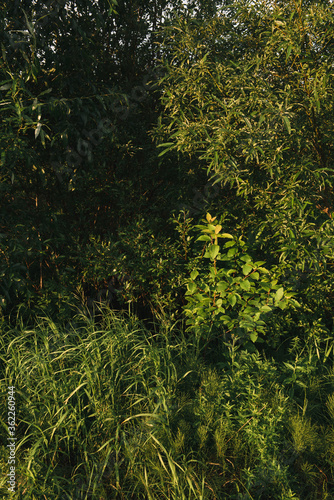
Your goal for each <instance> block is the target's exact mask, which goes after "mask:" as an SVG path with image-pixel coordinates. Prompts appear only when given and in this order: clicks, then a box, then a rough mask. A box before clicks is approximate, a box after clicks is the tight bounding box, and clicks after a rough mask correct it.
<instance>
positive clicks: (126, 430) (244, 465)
mask: <svg viewBox="0 0 334 500" xmlns="http://www.w3.org/2000/svg"><path fill="white" fill-rule="evenodd" d="M181 327H182V325H181V324H174V325H172V326H171V325H167V324H165V326H163V325H162V323H161V325H160V326H159V325H156V326H155V328H153V327H152V329H151V330H149V329H148V328H147V327H144V326H143V324H142V323H140V322H139V321H138V319H137V318H136V317H134V316H131V315H123V316H121V315H119V314H118V315H116V314H115V313H114V312H112V311H111V310H108V309H103V310H102V311H101V318H100V321H99V323H94V321H93V320H92V319H91V318H89V317H86V316H84V315H78V316H76V317H75V318H74V319H73V321H72V323H69V324H67V325H66V326H63V325H61V324H57V323H55V322H53V321H52V320H51V319H48V318H37V319H36V324H35V326H34V328H31V329H27V328H25V327H24V326H22V325H21V326H17V327H16V328H13V327H10V328H9V327H8V328H7V329H6V328H5V327H4V326H3V333H2V336H1V353H3V354H2V355H1V385H2V387H3V388H6V387H7V386H15V397H16V419H17V423H18V426H17V433H16V435H17V437H18V440H17V447H16V480H17V492H16V493H15V494H14V495H12V497H13V498H15V499H22V500H23V499H26V500H28V499H29V500H37V499H38V500H40V499H42V498H47V499H48V500H49V499H50V500H52V499H57V500H67V499H68V500H70V499H75V500H79V499H81V500H84V499H87V500H88V499H89V500H93V499H94V500H102V499H107V498H110V499H116V500H118V499H126V500H127V499H136V500H139V499H145V500H146V499H148V500H158V499H159V500H160V499H175V500H182V499H187V500H190V499H203V500H204V499H208V500H209V499H210V500H214V499H225V498H231V499H240V500H241V499H243V500H246V499H257V500H258V499H275V500H276V499H277V500H278V499H281V500H288V499H300V500H307V499H316V498H317V499H318V498H324V499H326V498H327V499H329V498H333V496H332V495H333V492H334V484H333V463H334V370H333V368H332V364H331V361H330V356H329V357H327V358H326V362H324V360H323V357H322V352H319V349H318V347H317V348H316V347H314V348H308V349H306V348H305V341H303V340H302V339H294V340H290V341H289V346H286V355H285V361H284V363H283V362H279V361H277V360H275V359H274V358H272V359H266V357H265V355H264V354H261V353H259V352H258V351H257V350H255V352H253V353H251V352H247V351H246V350H243V349H242V347H241V346H240V347H238V346H237V345H234V346H233V345H231V344H226V343H225V344H224V343H221V344H218V343H217V344H216V345H215V346H214V347H212V348H210V346H209V347H208V348H207V349H206V350H205V351H199V350H198V349H197V348H196V343H193V342H192V340H191V338H189V337H187V336H186V335H187V334H184V333H183V331H184V328H181ZM303 342H304V343H303ZM218 359H219V360H220V361H219V362H217V361H216V360H218ZM6 404H7V403H6V399H5V398H2V399H1V412H0V415H1V419H2V421H1V422H2V423H1V425H2V435H3V436H5V435H6V422H5V421H4V415H6V414H7V409H6ZM6 444H7V443H6V440H5V439H4V440H3V441H2V444H1V448H0V460H1V468H2V469H3V470H4V471H6V469H7V467H8V465H7V460H8V451H7V448H6ZM0 486H1V491H0V493H1V497H2V498H6V495H7V486H6V476H5V475H4V474H3V475H2V479H1V483H0Z"/></svg>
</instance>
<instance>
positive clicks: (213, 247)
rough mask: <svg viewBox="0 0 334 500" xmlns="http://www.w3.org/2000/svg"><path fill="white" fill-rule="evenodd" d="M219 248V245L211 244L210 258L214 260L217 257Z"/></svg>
mask: <svg viewBox="0 0 334 500" xmlns="http://www.w3.org/2000/svg"><path fill="white" fill-rule="evenodd" d="M219 250H220V247H219V245H211V246H210V248H209V254H210V258H211V259H212V260H214V259H215V258H216V257H217V255H218V254H219Z"/></svg>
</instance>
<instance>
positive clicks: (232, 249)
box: [227, 247, 238, 258]
mask: <svg viewBox="0 0 334 500" xmlns="http://www.w3.org/2000/svg"><path fill="white" fill-rule="evenodd" d="M237 251H238V249H237V248H236V247H234V248H230V249H229V251H228V252H227V257H229V258H231V257H233V256H234V255H235V254H236V253H237Z"/></svg>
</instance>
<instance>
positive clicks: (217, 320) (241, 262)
mask: <svg viewBox="0 0 334 500" xmlns="http://www.w3.org/2000/svg"><path fill="white" fill-rule="evenodd" d="M215 220H216V217H214V218H213V217H211V215H210V214H209V213H208V214H207V216H206V221H207V224H206V225H198V226H196V227H197V228H198V229H200V230H201V232H202V233H203V234H202V235H201V236H200V237H199V238H198V240H199V241H205V242H206V244H205V247H204V250H203V252H202V255H203V257H204V258H206V259H210V261H211V265H210V267H208V268H206V269H205V270H204V271H203V270H202V271H201V272H199V271H198V270H197V269H194V270H193V271H192V273H191V275H190V279H189V280H188V284H187V287H188V291H187V293H186V298H187V302H188V303H187V305H186V306H185V313H186V315H187V316H188V320H187V324H188V325H189V326H190V329H191V330H194V332H195V333H196V335H197V336H198V337H201V338H204V339H205V340H208V339H209V338H210V337H212V336H216V335H221V336H222V337H223V338H224V339H226V338H227V334H229V335H230V338H232V339H234V341H235V340H236V339H240V340H241V341H242V342H243V343H247V342H248V340H251V341H252V342H256V341H257V340H260V341H263V339H261V338H260V339H259V334H262V335H264V334H265V321H264V319H265V317H266V315H267V314H268V313H270V312H272V311H273V310H274V309H276V308H280V309H284V308H285V307H286V306H287V305H288V301H289V300H290V302H291V301H292V303H294V304H295V305H296V304H298V303H297V302H296V301H295V300H294V299H292V297H293V295H294V294H293V293H286V292H284V289H283V287H282V286H281V285H280V284H278V281H277V279H274V277H272V276H271V273H270V271H268V269H266V268H265V267H263V265H264V264H265V262H264V261H256V262H253V259H252V257H251V256H250V255H249V254H248V253H246V251H247V246H246V243H245V242H244V241H243V240H242V239H241V237H239V238H235V237H233V236H232V235H231V234H229V233H221V230H222V226H221V225H220V224H218V223H217V222H216V221H215ZM219 238H221V239H223V240H225V243H224V244H223V245H218V239H219ZM226 240H229V241H226Z"/></svg>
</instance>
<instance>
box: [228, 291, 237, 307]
mask: <svg viewBox="0 0 334 500" xmlns="http://www.w3.org/2000/svg"><path fill="white" fill-rule="evenodd" d="M228 301H229V303H230V304H231V306H232V307H234V306H235V304H236V301H237V298H236V296H235V295H234V294H231V295H229V297H228Z"/></svg>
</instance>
